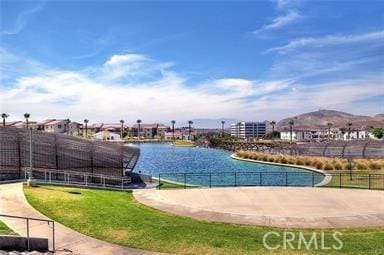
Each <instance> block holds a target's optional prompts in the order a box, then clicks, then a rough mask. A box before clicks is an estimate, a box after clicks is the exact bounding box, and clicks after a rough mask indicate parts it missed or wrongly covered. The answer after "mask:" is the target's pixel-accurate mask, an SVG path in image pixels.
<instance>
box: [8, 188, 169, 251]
mask: <svg viewBox="0 0 384 255" xmlns="http://www.w3.org/2000/svg"><path fill="white" fill-rule="evenodd" d="M23 184H24V183H23V182H20V183H12V184H1V185H0V205H1V206H0V213H1V214H8V215H16V216H22V217H32V218H40V219H48V220H51V219H50V218H49V217H47V216H46V215H44V214H42V213H41V212H39V211H38V210H36V209H35V208H34V207H32V205H30V204H29V202H28V201H27V198H26V197H25V195H24V190H23ZM2 221H3V222H4V223H5V224H6V225H7V226H8V227H10V228H11V229H12V230H14V231H15V232H16V233H18V234H20V235H24V236H26V227H25V222H24V221H20V220H14V219H9V218H2ZM43 225H44V226H46V223H43V224H36V223H34V224H32V223H31V225H30V232H31V233H33V234H35V235H37V236H46V237H47V238H49V245H50V248H52V244H51V242H52V239H51V231H52V229H51V228H47V227H45V228H44V227H42V226H43ZM55 243H56V250H57V251H63V250H64V251H65V250H69V251H71V252H72V253H73V254H81V255H94V254H104V255H115V254H121V255H157V254H165V253H159V252H155V251H146V250H141V249H137V248H130V247H125V246H121V245H118V244H113V243H109V242H107V241H103V240H99V239H96V238H94V237H91V236H87V235H85V234H82V233H80V232H77V231H76V230H73V229H71V228H69V227H67V226H65V225H63V224H61V223H59V222H57V221H55Z"/></svg>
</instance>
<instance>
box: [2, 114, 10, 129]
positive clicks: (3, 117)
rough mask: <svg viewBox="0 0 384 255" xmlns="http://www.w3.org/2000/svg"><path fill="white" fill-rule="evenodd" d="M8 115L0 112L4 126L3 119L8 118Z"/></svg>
mask: <svg viewBox="0 0 384 255" xmlns="http://www.w3.org/2000/svg"><path fill="white" fill-rule="evenodd" d="M8 117H9V115H8V114H6V113H2V114H1V118H2V119H3V127H5V119H6V118H8Z"/></svg>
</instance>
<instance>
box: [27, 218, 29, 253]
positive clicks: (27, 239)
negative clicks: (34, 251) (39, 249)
mask: <svg viewBox="0 0 384 255" xmlns="http://www.w3.org/2000/svg"><path fill="white" fill-rule="evenodd" d="M27 249H28V251H30V243H29V219H28V218H27Z"/></svg>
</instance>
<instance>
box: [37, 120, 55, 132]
mask: <svg viewBox="0 0 384 255" xmlns="http://www.w3.org/2000/svg"><path fill="white" fill-rule="evenodd" d="M54 120H56V119H46V120H42V121H39V122H37V130H42V131H44V130H45V125H46V124H47V123H49V122H52V121H54Z"/></svg>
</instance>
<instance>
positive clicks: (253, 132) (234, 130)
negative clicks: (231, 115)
mask: <svg viewBox="0 0 384 255" xmlns="http://www.w3.org/2000/svg"><path fill="white" fill-rule="evenodd" d="M266 128H267V127H266V124H265V122H238V123H233V124H231V136H233V137H238V138H242V139H246V138H253V137H259V136H264V135H266Z"/></svg>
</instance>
